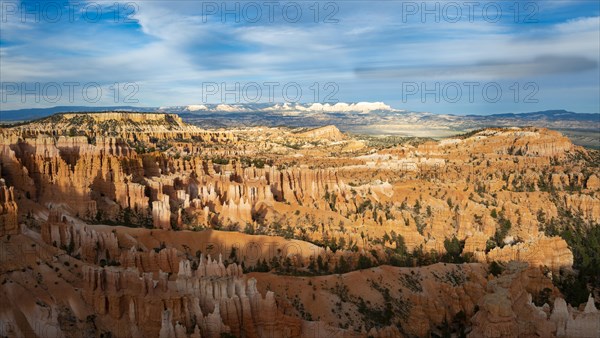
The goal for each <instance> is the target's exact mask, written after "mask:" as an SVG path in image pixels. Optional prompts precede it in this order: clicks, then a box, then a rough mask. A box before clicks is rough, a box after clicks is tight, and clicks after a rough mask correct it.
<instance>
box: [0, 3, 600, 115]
mask: <svg viewBox="0 0 600 338" xmlns="http://www.w3.org/2000/svg"><path fill="white" fill-rule="evenodd" d="M0 3H1V10H2V13H1V17H0V25H1V30H0V72H1V73H0V75H1V81H2V87H1V90H2V101H1V104H2V109H4V110H6V109H18V108H30V107H49V106H56V105H96V106H103V105H137V106H170V105H188V104H201V103H221V102H222V101H226V102H228V103H245V102H248V101H252V100H256V98H257V97H258V101H260V102H269V101H277V102H283V101H285V100H286V99H287V100H290V99H297V100H298V101H301V102H312V101H322V102H332V103H333V102H335V100H337V101H341V102H359V101H383V102H385V103H387V104H390V105H391V106H393V107H395V108H399V109H407V110H416V111H430V112H434V113H453V114H491V113H501V112H529V111H537V110H545V109H568V110H572V111H576V112H585V113H598V112H600V94H599V93H600V83H599V82H600V80H599V79H600V70H599V66H598V64H599V63H600V2H598V1H573V0H563V1H546V0H544V1H519V2H516V5H515V2H513V1H506V2H502V1H501V2H497V1H496V2H492V1H478V2H477V5H474V4H473V2H472V1H464V2H461V1H426V2H423V1H415V2H410V1H323V2H316V3H315V2H314V1H287V2H274V1H243V2H235V1H226V2H225V1H210V2H201V1H195V0H185V1H177V0H175V1H137V2H135V1H122V2H117V1H114V0H110V1H82V0H79V1H76V2H68V1H51V0H45V1H12V0H11V1H6V0H0ZM115 3H117V4H118V5H116V6H115ZM223 10H225V12H223ZM300 11H301V13H300ZM459 12H460V15H459ZM65 83H66V84H65ZM236 83H237V84H239V89H237V90H236ZM36 84H37V87H36ZM214 84H216V88H218V89H217V91H216V92H215V91H214V90H213V92H211V94H210V95H208V94H207V93H208V92H207V90H208V89H209V88H211V89H214V88H215V87H214V86H213V85H214ZM211 86H212V87H211ZM84 87H85V88H86V93H85V95H84V93H82V90H83V88H84ZM226 88H229V89H230V91H229V92H228V93H229V94H227V95H221V94H223V92H224V90H225V89H226ZM284 88H286V90H288V92H287V95H286V92H285V90H284ZM298 88H299V89H301V90H302V94H301V95H297V93H296V92H297V89H298ZM317 88H319V90H318V92H317V90H316V89H317ZM98 89H101V90H102V93H101V94H100V92H99V90H98ZM24 90H28V91H29V94H27V95H24V94H23V91H24ZM257 90H259V91H260V92H261V95H257ZM270 90H272V92H270ZM59 94H60V95H59ZM69 94H71V95H69ZM236 94H237V95H236ZM270 94H271V95H270ZM37 101H39V102H37Z"/></svg>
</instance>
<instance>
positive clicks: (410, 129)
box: [0, 102, 600, 148]
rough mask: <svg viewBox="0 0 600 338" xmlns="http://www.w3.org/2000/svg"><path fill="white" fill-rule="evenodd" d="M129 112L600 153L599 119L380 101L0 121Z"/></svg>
mask: <svg viewBox="0 0 600 338" xmlns="http://www.w3.org/2000/svg"><path fill="white" fill-rule="evenodd" d="M98 111H133V112H166V113H174V114H179V116H181V117H182V118H183V120H184V121H185V122H188V123H192V124H195V125H198V126H201V127H204V128H232V127H244V126H259V125H262V126H271V127H272V126H288V127H318V126H325V125H331V124H333V125H336V126H337V127H338V128H339V129H340V130H342V131H344V132H350V133H359V134H370V135H400V136H429V137H436V138H441V137H447V136H451V135H455V134H458V133H464V132H467V131H470V130H473V129H479V128H484V127H512V126H536V127H544V128H550V129H555V130H559V131H561V132H563V133H564V134H566V135H567V136H569V137H570V138H571V139H572V140H573V142H574V143H576V144H580V145H584V146H588V147H593V148H600V135H599V134H600V114H580V113H575V112H570V111H566V110H546V111H539V112H527V113H508V114H494V115H452V114H433V113H427V112H416V111H406V110H399V109H394V108H392V107H390V106H388V105H386V104H385V103H382V102H358V103H336V104H321V103H312V104H300V103H283V104H264V103H257V104H199V105H188V106H171V107H132V106H113V107H87V106H62V107H52V108H32V109H19V110H4V111H0V122H18V121H26V120H32V119H37V118H42V117H45V116H49V115H52V114H55V113H59V112H98Z"/></svg>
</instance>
